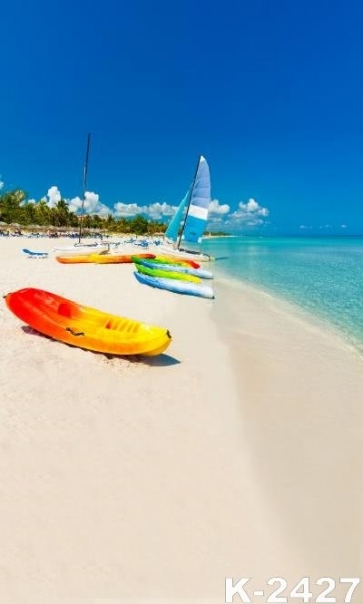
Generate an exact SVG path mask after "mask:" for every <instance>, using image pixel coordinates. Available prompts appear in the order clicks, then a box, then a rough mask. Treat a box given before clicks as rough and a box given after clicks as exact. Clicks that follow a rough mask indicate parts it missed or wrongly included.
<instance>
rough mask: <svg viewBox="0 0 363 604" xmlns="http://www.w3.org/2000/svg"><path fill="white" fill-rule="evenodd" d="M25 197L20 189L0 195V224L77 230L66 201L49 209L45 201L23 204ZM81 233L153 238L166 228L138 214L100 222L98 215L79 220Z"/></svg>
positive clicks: (76, 220) (101, 219)
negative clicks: (89, 232)
mask: <svg viewBox="0 0 363 604" xmlns="http://www.w3.org/2000/svg"><path fill="white" fill-rule="evenodd" d="M27 197H28V195H27V193H26V192H25V191H23V190H21V189H15V190H13V191H5V192H3V193H0V221H1V222H6V223H7V224H16V223H18V224H20V225H21V226H22V227H29V226H32V225H33V226H35V225H38V226H41V227H51V226H53V227H69V229H78V228H79V220H80V218H79V216H77V214H75V213H74V212H72V211H71V210H70V209H69V205H68V203H67V201H66V200H65V199H60V200H59V201H58V202H57V204H56V205H55V206H54V207H53V208H50V207H49V206H48V205H47V202H46V201H45V200H44V199H41V200H40V201H37V202H31V201H30V202H28V203H24V202H25V201H26V199H27ZM82 228H83V229H87V228H88V229H94V230H107V231H112V232H116V233H133V234H136V235H154V234H155V233H164V232H165V230H166V228H167V227H166V225H165V224H163V223H162V222H158V221H152V220H147V219H146V218H145V217H144V216H142V215H141V214H139V215H137V216H135V217H133V218H124V217H121V218H115V217H114V216H113V215H112V214H111V213H110V214H108V216H107V217H105V218H102V217H101V216H98V215H97V214H93V215H88V214H85V215H84V216H83V217H82Z"/></svg>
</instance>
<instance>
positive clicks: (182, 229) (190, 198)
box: [176, 155, 202, 250]
mask: <svg viewBox="0 0 363 604" xmlns="http://www.w3.org/2000/svg"><path fill="white" fill-rule="evenodd" d="M201 157H202V156H201V155H199V157H198V161H197V167H196V169H195V173H194V178H193V182H192V186H191V187H190V190H189V199H188V204H187V211H186V212H185V216H184V222H183V226H182V228H181V231H180V235H179V238H178V242H177V244H176V249H177V250H178V249H179V247H180V242H181V239H182V236H183V231H184V228H185V223H186V221H187V218H188V212H189V208H190V203H191V201H192V194H193V189H194V185H195V181H196V178H197V174H198V168H199V163H200V158H201Z"/></svg>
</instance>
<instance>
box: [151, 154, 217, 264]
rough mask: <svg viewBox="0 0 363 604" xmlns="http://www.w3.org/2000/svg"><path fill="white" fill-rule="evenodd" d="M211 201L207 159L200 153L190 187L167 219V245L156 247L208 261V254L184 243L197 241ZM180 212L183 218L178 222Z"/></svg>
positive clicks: (206, 218) (202, 229) (190, 243)
mask: <svg viewBox="0 0 363 604" xmlns="http://www.w3.org/2000/svg"><path fill="white" fill-rule="evenodd" d="M210 201H211V185H210V172H209V166H208V163H207V160H206V159H205V157H203V155H200V156H199V158H198V162H197V167H196V171H195V175H194V180H193V183H192V186H191V187H190V189H189V190H188V192H187V194H186V195H185V197H184V198H183V199H182V201H181V203H180V205H179V207H178V209H177V211H176V212H175V214H174V216H173V218H172V219H171V221H170V223H169V226H168V228H167V230H166V231H165V239H166V242H167V245H161V246H160V250H162V251H163V252H167V253H168V254H171V255H173V256H177V257H178V258H193V260H201V261H209V260H211V257H210V256H209V255H208V254H203V253H202V252H201V251H196V250H193V249H186V247H185V246H188V247H190V245H192V246H195V245H196V244H197V245H198V244H200V242H201V241H202V236H203V233H204V231H205V228H206V224H207V220H208V210H209V204H210ZM183 215H184V221H183V224H182V226H181V228H180V223H181V221H182V218H183Z"/></svg>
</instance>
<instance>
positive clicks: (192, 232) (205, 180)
mask: <svg viewBox="0 0 363 604" xmlns="http://www.w3.org/2000/svg"><path fill="white" fill-rule="evenodd" d="M210 201H211V184H210V173H209V166H208V164H207V161H206V159H205V158H204V157H203V156H202V155H201V156H200V158H199V164H198V169H197V173H196V176H195V180H194V184H193V189H192V191H191V195H190V204H189V207H188V212H187V217H186V220H185V224H184V228H183V232H182V240H183V241H185V242H190V243H200V242H201V240H202V235H203V233H204V231H205V227H206V224H207V220H208V210H209V204H210Z"/></svg>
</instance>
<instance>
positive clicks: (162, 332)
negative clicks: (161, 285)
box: [5, 288, 171, 356]
mask: <svg viewBox="0 0 363 604" xmlns="http://www.w3.org/2000/svg"><path fill="white" fill-rule="evenodd" d="M5 303H6V305H7V307H8V309H9V310H10V311H11V312H12V313H13V314H14V315H15V316H16V317H18V318H19V319H20V320H22V321H24V323H27V324H28V325H29V326H30V327H32V328H33V329H36V330H37V331H39V332H40V333H42V334H44V335H46V336H49V337H50V338H53V339H55V340H58V341H60V342H64V343H65V344H70V345H71V346H76V347H79V348H84V349H86V350H92V351H94V352H102V353H105V354H113V355H122V356H124V355H135V354H140V355H147V356H155V355H158V354H161V353H162V352H164V350H166V348H167V347H168V346H169V345H170V342H171V336H170V333H169V332H168V330H167V329H164V328H162V327H157V326H153V325H148V324H146V323H142V322H139V321H134V320H133V319H127V318H125V317H119V316H117V315H111V314H109V313H105V312H102V311H100V310H97V309H95V308H91V307H88V306H83V305H81V304H78V303H77V302H73V301H72V300H68V299H67V298H63V297H62V296H58V295H57V294H54V293H51V292H47V291H44V290H40V289H36V288H25V289H21V290H18V291H15V292H12V293H9V294H7V295H6V296H5Z"/></svg>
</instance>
